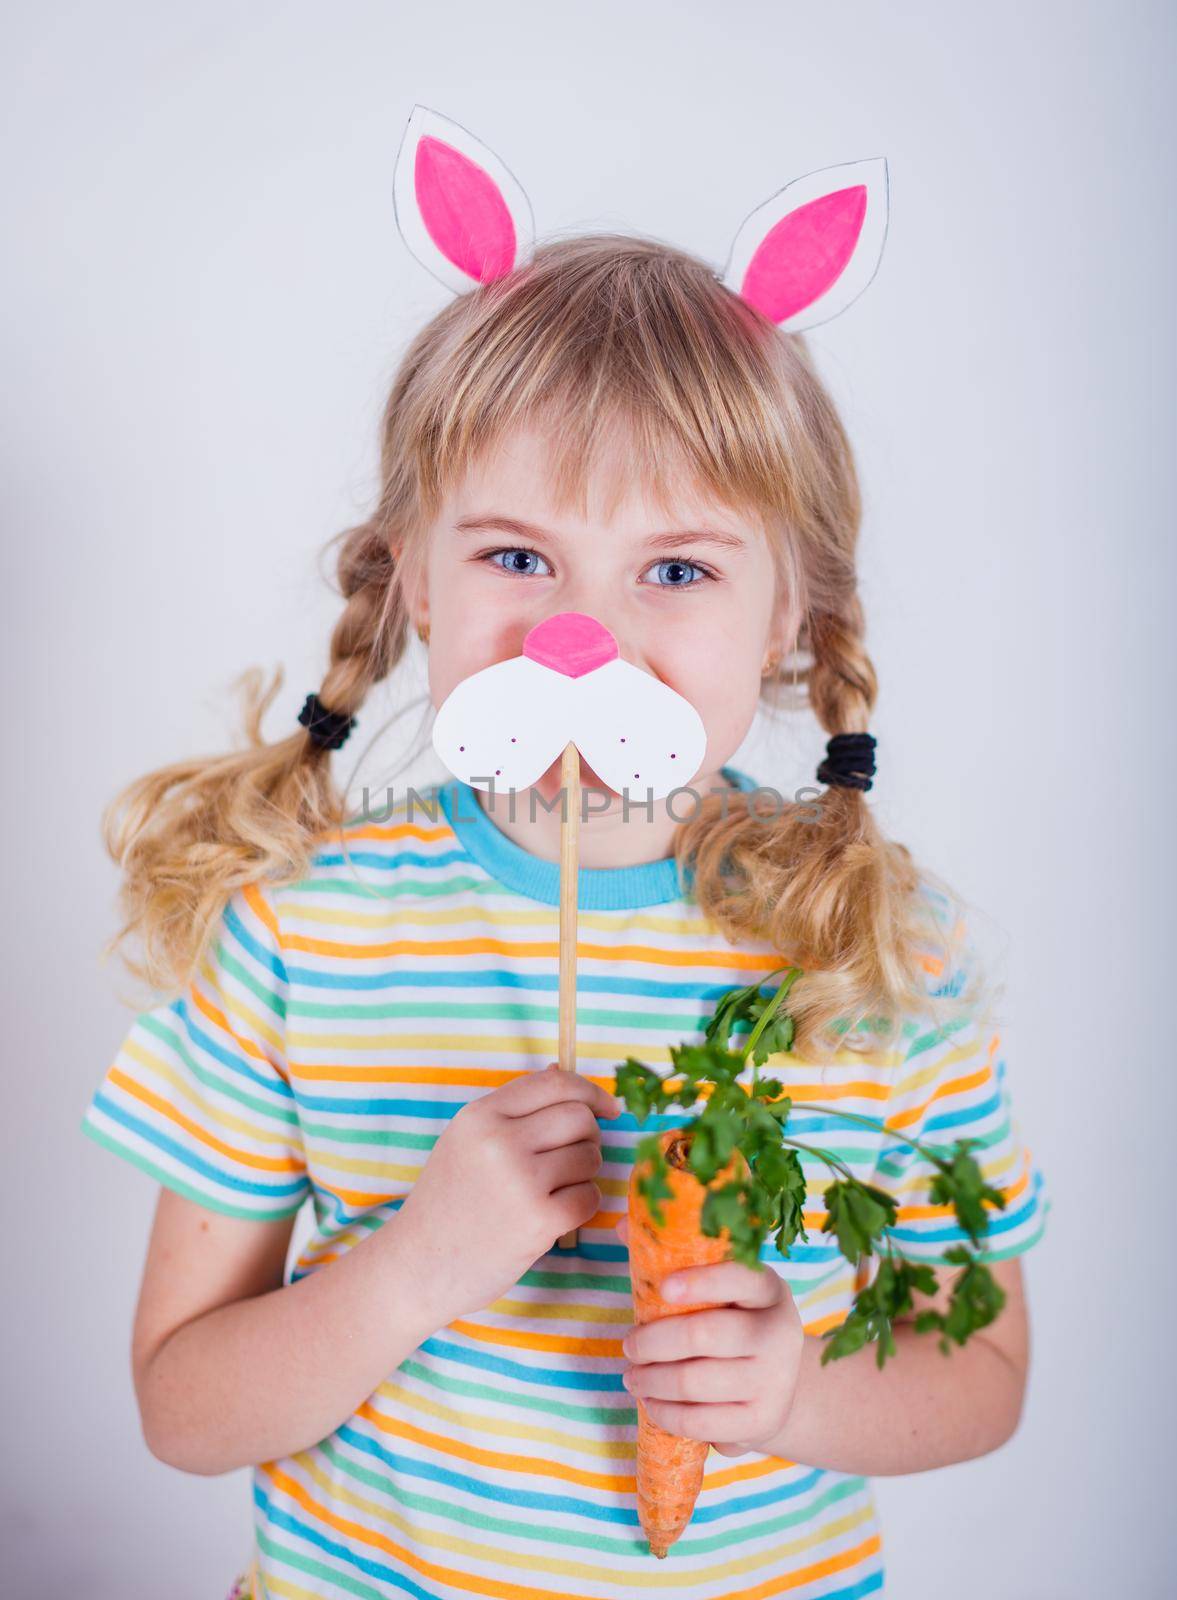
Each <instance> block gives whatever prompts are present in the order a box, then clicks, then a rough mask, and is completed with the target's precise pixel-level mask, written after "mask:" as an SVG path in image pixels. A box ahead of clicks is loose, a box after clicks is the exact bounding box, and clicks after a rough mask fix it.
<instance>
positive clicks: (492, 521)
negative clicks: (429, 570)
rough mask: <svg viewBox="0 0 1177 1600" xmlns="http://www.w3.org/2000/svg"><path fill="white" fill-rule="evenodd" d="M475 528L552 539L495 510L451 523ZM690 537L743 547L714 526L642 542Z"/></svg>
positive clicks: (667, 543)
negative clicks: (500, 514)
mask: <svg viewBox="0 0 1177 1600" xmlns="http://www.w3.org/2000/svg"><path fill="white" fill-rule="evenodd" d="M479 530H494V531H496V532H498V533H512V534H514V535H515V536H516V537H517V538H523V539H554V538H556V537H557V535H556V534H553V533H549V532H548V531H547V529H546V528H541V527H538V526H537V525H536V524H535V523H534V522H525V521H524V520H523V519H522V517H504V516H499V515H498V514H497V513H494V512H492V513H489V514H487V515H486V516H483V515H481V514H480V515H477V516H469V517H460V518H459V519H458V521H457V522H455V523H454V531H455V533H475V532H478V531H479ZM688 540H693V541H694V542H696V543H700V544H714V545H719V546H720V547H721V548H722V549H725V550H745V549H747V543H746V541H745V540H743V539H741V538H740V537H739V535H738V534H734V533H724V532H721V531H720V529H718V528H684V529H682V530H681V531H680V532H671V533H654V534H651V535H650V537H649V538H648V539H644V540H643V541H642V543H643V544H645V545H648V546H649V547H650V548H651V549H654V550H674V549H677V548H678V547H679V546H680V545H683V544H686V543H687V541H688Z"/></svg>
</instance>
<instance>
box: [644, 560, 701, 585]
mask: <svg viewBox="0 0 1177 1600" xmlns="http://www.w3.org/2000/svg"><path fill="white" fill-rule="evenodd" d="M654 565H655V566H656V567H657V568H658V570H659V571H662V570H663V569H664V568H666V567H669V568H671V569H672V570H675V569H677V570H679V571H690V570H694V571H695V572H698V573H699V574H701V576H702V577H703V578H704V579H706V578H709V577H710V576H711V574H710V573H709V572H708V571H707V569H706V567H701V566H700V565H699V564H698V562H697V561H684V560H683V559H682V557H681V556H671V557H669V558H668V559H667V560H665V561H655V563H654ZM698 586H699V585H698V582H697V581H694V582H690V583H679V582H678V581H677V580H676V581H675V582H673V583H656V584H655V585H654V587H655V588H656V589H697V588H698Z"/></svg>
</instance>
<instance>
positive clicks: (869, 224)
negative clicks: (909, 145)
mask: <svg viewBox="0 0 1177 1600" xmlns="http://www.w3.org/2000/svg"><path fill="white" fill-rule="evenodd" d="M393 204H394V207H395V210H396V220H397V226H398V227H399V229H400V231H401V234H402V236H403V238H404V241H405V243H406V244H407V245H408V247H409V249H410V250H411V251H412V252H413V254H414V255H415V256H416V257H417V260H418V261H420V262H421V263H422V265H423V266H425V267H427V268H428V269H429V271H430V272H431V273H432V274H433V275H434V277H435V278H438V279H440V281H441V282H442V283H444V284H445V286H446V288H447V289H451V290H452V291H453V292H454V293H455V294H462V293H464V292H465V291H466V290H467V289H471V288H473V287H475V286H476V285H477V284H483V283H492V282H493V281H494V280H495V279H496V278H501V277H502V276H503V275H504V274H505V273H508V272H512V271H513V270H514V269H515V268H516V267H520V266H522V265H523V264H524V263H525V262H527V261H528V260H530V258H531V255H532V252H533V250H534V248H535V221H534V218H533V216H532V211H531V203H530V201H529V200H528V198H527V195H526V194H525V193H524V191H523V188H522V186H521V185H520V184H519V182H518V180H517V179H516V178H515V177H514V176H513V175H512V173H510V172H509V171H508V170H507V168H506V167H505V166H504V165H503V163H502V162H501V161H500V160H499V158H498V156H496V155H495V153H494V151H493V150H490V149H488V148H487V146H486V145H484V144H483V143H482V141H481V140H480V139H476V138H475V137H474V135H473V134H472V133H468V132H467V130H466V129H465V128H463V127H460V126H459V125H458V123H456V122H452V121H451V120H450V119H449V117H443V116H442V115H441V113H440V112H438V111H432V110H430V108H429V107H428V106H422V105H416V106H414V107H413V111H412V115H411V116H410V117H409V121H408V126H407V127H406V129H405V135H404V138H403V139H402V141H401V147H400V150H399V152H398V154H397V160H396V173H395V177H394V180H393ZM886 236H887V163H886V160H885V158H884V157H882V156H876V157H874V158H873V159H871V160H867V161H850V162H846V163H845V164H844V165H842V166H836V167H823V168H822V169H821V170H820V171H818V172H810V173H807V174H806V175H805V176H804V177H801V178H795V179H794V180H793V181H792V182H791V183H787V184H786V185H785V187H784V188H783V189H781V190H780V191H779V192H778V193H776V194H774V195H773V196H772V197H771V198H770V199H768V200H766V201H765V202H764V204H763V205H760V206H757V208H756V210H755V211H753V212H752V213H751V214H750V215H749V216H748V217H747V218H746V219H745V221H744V222H743V224H742V225H741V227H740V228H739V230H738V232H737V233H736V236H735V239H734V240H733V241H732V246H731V251H730V253H729V255H728V261H727V266H726V268H725V270H724V273H723V279H722V281H723V283H724V284H725V285H726V287H727V288H729V289H730V290H731V291H732V293H733V294H737V295H739V296H740V298H741V299H743V300H746V301H747V302H748V304H749V305H752V306H755V307H756V309H757V311H759V312H761V313H762V314H763V315H764V316H766V317H767V318H768V319H769V321H770V322H775V323H776V324H777V325H778V326H779V327H780V328H781V329H782V330H783V331H784V332H786V333H800V332H802V331H803V330H804V329H806V328H813V327H816V326H817V325H818V324H819V323H822V322H829V321H830V319H831V318H832V317H836V316H837V315H838V314H839V312H842V311H845V309H846V307H847V306H848V305H850V304H851V302H852V301H854V300H857V298H858V296H859V295H860V294H861V293H862V291H863V290H864V289H865V288H866V286H867V284H868V283H869V282H870V281H871V279H872V278H873V277H874V275H875V273H876V271H877V270H878V265H879V260H880V258H881V256H882V253H883V243H884V241H885V239H886Z"/></svg>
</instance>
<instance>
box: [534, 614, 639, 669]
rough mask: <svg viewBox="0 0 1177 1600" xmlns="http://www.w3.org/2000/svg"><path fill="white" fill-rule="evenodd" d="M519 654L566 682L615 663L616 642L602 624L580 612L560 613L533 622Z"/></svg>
mask: <svg viewBox="0 0 1177 1600" xmlns="http://www.w3.org/2000/svg"><path fill="white" fill-rule="evenodd" d="M523 654H524V655H525V656H528V657H529V658H530V659H531V660H532V661H538V662H539V664H540V666H542V667H551V669H552V671H553V672H562V673H563V674H564V676H565V677H567V678H583V677H584V675H585V673H586V672H595V671H596V669H597V668H598V667H603V666H604V665H605V663H606V662H607V661H613V660H615V659H616V657H617V654H618V650H617V640H616V639H615V638H614V637H613V635H612V634H611V633H610V632H609V630H608V628H606V626H605V625H604V623H603V622H598V621H597V619H596V617H590V616H586V615H585V613H584V612H583V611H561V612H559V613H558V615H556V616H554V617H547V618H546V619H545V620H544V621H543V622H537V623H536V625H535V627H534V628H532V630H531V632H530V633H529V634H528V635H527V637H526V639H524V641H523Z"/></svg>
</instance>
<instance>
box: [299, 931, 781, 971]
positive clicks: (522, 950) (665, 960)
mask: <svg viewBox="0 0 1177 1600" xmlns="http://www.w3.org/2000/svg"><path fill="white" fill-rule="evenodd" d="M281 938H282V948H283V949H284V950H303V951H306V952H307V953H308V954H311V955H322V956H328V957H332V958H335V959H348V960H353V961H365V960H366V961H376V960H383V959H386V958H387V957H389V956H406V955H411V956H438V957H441V956H446V957H450V956H452V957H460V956H472V955H473V956H488V955H497V956H501V955H512V956H535V957H537V958H540V959H547V960H550V961H556V960H558V959H559V955H560V944H559V940H558V939H532V940H523V941H515V940H513V939H488V938H472V939H389V940H386V941H385V942H384V943H382V944H345V943H341V942H338V941H335V940H331V939H312V938H309V937H308V936H307V935H305V934H301V933H283V934H282V936H281ZM576 954H577V958H578V959H579V960H582V961H583V960H594V961H603V962H606V963H616V962H618V961H637V962H645V963H648V964H649V965H651V966H667V967H704V968H705V967H718V968H721V969H723V970H726V969H728V968H730V967H737V968H747V969H748V971H750V972H755V971H760V972H772V971H773V970H774V967H775V966H779V965H780V963H779V962H774V961H773V960H772V958H771V956H762V955H761V956H757V955H749V954H742V953H741V952H739V951H735V950H711V951H708V950H702V951H691V950H660V949H658V948H657V947H656V946H654V945H644V944H623V945H607V944H586V943H583V942H582V943H579V944H578V945H577V947H576Z"/></svg>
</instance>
